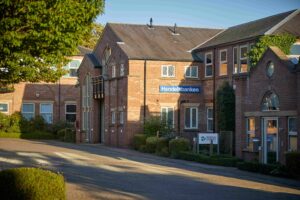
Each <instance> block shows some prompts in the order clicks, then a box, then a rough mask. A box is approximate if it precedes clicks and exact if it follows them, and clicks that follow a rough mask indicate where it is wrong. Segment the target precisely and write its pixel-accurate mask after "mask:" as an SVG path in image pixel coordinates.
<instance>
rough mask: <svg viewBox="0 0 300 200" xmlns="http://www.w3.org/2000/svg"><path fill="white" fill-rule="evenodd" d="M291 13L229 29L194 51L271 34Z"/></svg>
mask: <svg viewBox="0 0 300 200" xmlns="http://www.w3.org/2000/svg"><path fill="white" fill-rule="evenodd" d="M293 12H295V10H292V11H288V12H285V13H280V14H277V15H273V16H269V17H266V18H262V19H258V20H255V21H251V22H248V23H244V24H240V25H237V26H233V27H230V28H228V29H226V30H224V31H223V32H222V33H220V34H218V35H217V36H215V37H213V38H211V39H210V40H208V41H206V42H204V43H202V44H200V45H198V46H197V47H196V48H194V49H204V48H209V47H212V46H218V45H222V44H227V43H232V42H237V41H242V40H246V39H251V38H256V37H258V36H261V35H264V34H266V33H269V34H272V33H271V32H270V30H273V29H272V28H278V25H280V24H281V23H282V22H284V21H286V20H285V19H286V18H287V17H288V16H289V15H291V14H292V13H293ZM283 20H284V21H283ZM273 31H274V30H273Z"/></svg>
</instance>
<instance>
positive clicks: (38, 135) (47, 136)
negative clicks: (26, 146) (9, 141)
mask: <svg viewBox="0 0 300 200" xmlns="http://www.w3.org/2000/svg"><path fill="white" fill-rule="evenodd" d="M0 138H19V139H20V138H21V139H42V140H53V139H55V136H54V135H53V134H51V133H48V132H44V131H33V132H30V133H17V132H0Z"/></svg>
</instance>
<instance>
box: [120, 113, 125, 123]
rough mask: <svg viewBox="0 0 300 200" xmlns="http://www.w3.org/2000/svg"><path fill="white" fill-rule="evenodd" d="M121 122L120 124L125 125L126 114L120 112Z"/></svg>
mask: <svg viewBox="0 0 300 200" xmlns="http://www.w3.org/2000/svg"><path fill="white" fill-rule="evenodd" d="M119 120H120V124H124V112H123V111H120V113H119Z"/></svg>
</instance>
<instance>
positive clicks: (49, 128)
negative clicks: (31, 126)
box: [47, 121, 75, 136]
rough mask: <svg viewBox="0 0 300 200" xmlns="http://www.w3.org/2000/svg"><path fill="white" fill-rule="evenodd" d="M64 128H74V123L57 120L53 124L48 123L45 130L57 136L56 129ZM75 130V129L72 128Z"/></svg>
mask: <svg viewBox="0 0 300 200" xmlns="http://www.w3.org/2000/svg"><path fill="white" fill-rule="evenodd" d="M65 128H71V129H74V124H72V123H69V122H67V121H58V122H56V123H54V124H49V125H48V126H47V131H48V132H50V133H52V134H53V135H55V136H57V135H58V131H59V130H62V129H65ZM74 131H75V130H74Z"/></svg>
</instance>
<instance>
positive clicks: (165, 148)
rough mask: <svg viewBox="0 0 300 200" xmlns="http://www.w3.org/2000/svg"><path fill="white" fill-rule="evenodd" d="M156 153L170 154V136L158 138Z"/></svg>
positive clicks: (161, 154) (160, 154)
mask: <svg viewBox="0 0 300 200" xmlns="http://www.w3.org/2000/svg"><path fill="white" fill-rule="evenodd" d="M155 154H157V155H159V156H165V157H167V156H169V139H168V138H164V137H161V138H158V140H157V145H156V150H155Z"/></svg>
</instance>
